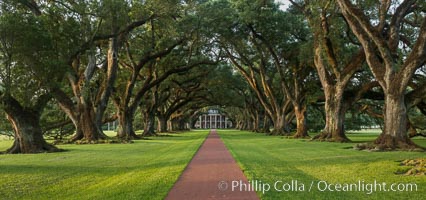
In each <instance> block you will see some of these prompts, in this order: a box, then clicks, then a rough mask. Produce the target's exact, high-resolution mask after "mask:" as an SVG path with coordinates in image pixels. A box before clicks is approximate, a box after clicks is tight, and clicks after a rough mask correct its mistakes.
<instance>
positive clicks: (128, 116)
mask: <svg viewBox="0 0 426 200" xmlns="http://www.w3.org/2000/svg"><path fill="white" fill-rule="evenodd" d="M133 121H134V113H133V112H131V111H129V110H126V109H123V110H122V111H119V114H118V131H117V137H118V138H120V139H123V140H133V139H139V136H137V135H136V133H135V131H134V129H133Z"/></svg>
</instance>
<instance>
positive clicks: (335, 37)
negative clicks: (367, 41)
mask: <svg viewBox="0 0 426 200" xmlns="http://www.w3.org/2000/svg"><path fill="white" fill-rule="evenodd" d="M291 2H292V3H293V5H295V6H296V7H299V9H300V10H301V11H303V12H304V14H305V16H306V18H307V20H308V22H309V26H310V27H311V29H312V32H313V43H314V55H315V56H314V63H315V68H316V70H317V73H318V76H319V78H320V81H321V85H322V88H323V91H324V95H325V105H324V108H325V115H326V122H325V128H324V130H323V131H322V133H321V134H320V135H317V136H316V137H315V138H314V139H318V140H327V141H337V142H346V141H349V139H348V138H347V137H346V135H345V129H344V119H345V113H346V110H347V109H348V105H345V101H344V92H345V89H346V88H347V86H348V83H349V82H350V80H351V77H352V76H353V75H354V74H355V72H356V71H357V70H359V69H360V68H361V67H362V65H363V63H364V60H365V56H364V51H363V49H362V48H361V47H360V46H359V45H358V44H357V42H356V41H354V40H353V38H354V37H353V36H352V35H350V32H349V33H348V32H347V31H342V30H345V29H346V28H345V26H346V24H345V21H344V20H343V19H342V18H341V17H340V16H339V12H338V7H337V5H335V4H334V3H333V2H332V1H309V0H306V1H304V2H303V4H298V3H296V2H295V1H291Z"/></svg>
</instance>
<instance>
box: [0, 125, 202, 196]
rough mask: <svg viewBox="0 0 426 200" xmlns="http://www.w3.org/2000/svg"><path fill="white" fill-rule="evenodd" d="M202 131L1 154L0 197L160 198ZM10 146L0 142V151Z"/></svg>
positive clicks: (200, 137) (176, 177)
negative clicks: (48, 150) (58, 151)
mask: <svg viewBox="0 0 426 200" xmlns="http://www.w3.org/2000/svg"><path fill="white" fill-rule="evenodd" d="M207 133H208V131H192V132H188V133H183V134H171V135H172V136H171V137H153V138H150V139H151V140H140V141H135V143H133V144H97V145H60V146H59V147H60V148H62V149H65V150H68V151H66V152H61V153H49V154H33V155H0V199H163V198H164V197H165V196H166V195H167V192H168V191H169V190H170V188H171V187H172V185H173V184H174V183H175V181H176V180H177V179H178V177H179V176H180V174H181V172H182V171H183V169H184V168H185V166H186V165H187V163H188V162H189V161H190V160H191V158H192V156H193V155H194V153H195V152H196V151H197V149H198V148H199V146H200V145H201V143H202V142H203V141H204V139H205V137H206V135H207ZM10 146H11V141H10V140H9V141H5V140H0V151H4V150H6V149H7V148H8V147H10Z"/></svg>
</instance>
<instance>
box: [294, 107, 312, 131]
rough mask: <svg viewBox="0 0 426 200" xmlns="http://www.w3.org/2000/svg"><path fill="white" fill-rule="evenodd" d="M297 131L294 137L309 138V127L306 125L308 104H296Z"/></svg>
mask: <svg viewBox="0 0 426 200" xmlns="http://www.w3.org/2000/svg"><path fill="white" fill-rule="evenodd" d="M294 113H295V115H296V124H297V129H296V130H297V131H296V134H295V135H294V136H293V137H294V138H308V137H309V135H308V127H307V125H306V106H295V107H294Z"/></svg>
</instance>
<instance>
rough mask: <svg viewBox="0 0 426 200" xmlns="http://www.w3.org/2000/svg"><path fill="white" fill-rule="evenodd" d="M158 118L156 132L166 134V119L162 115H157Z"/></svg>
mask: <svg viewBox="0 0 426 200" xmlns="http://www.w3.org/2000/svg"><path fill="white" fill-rule="evenodd" d="M157 118H158V132H160V133H165V132H167V118H166V117H165V116H162V115H157Z"/></svg>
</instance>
